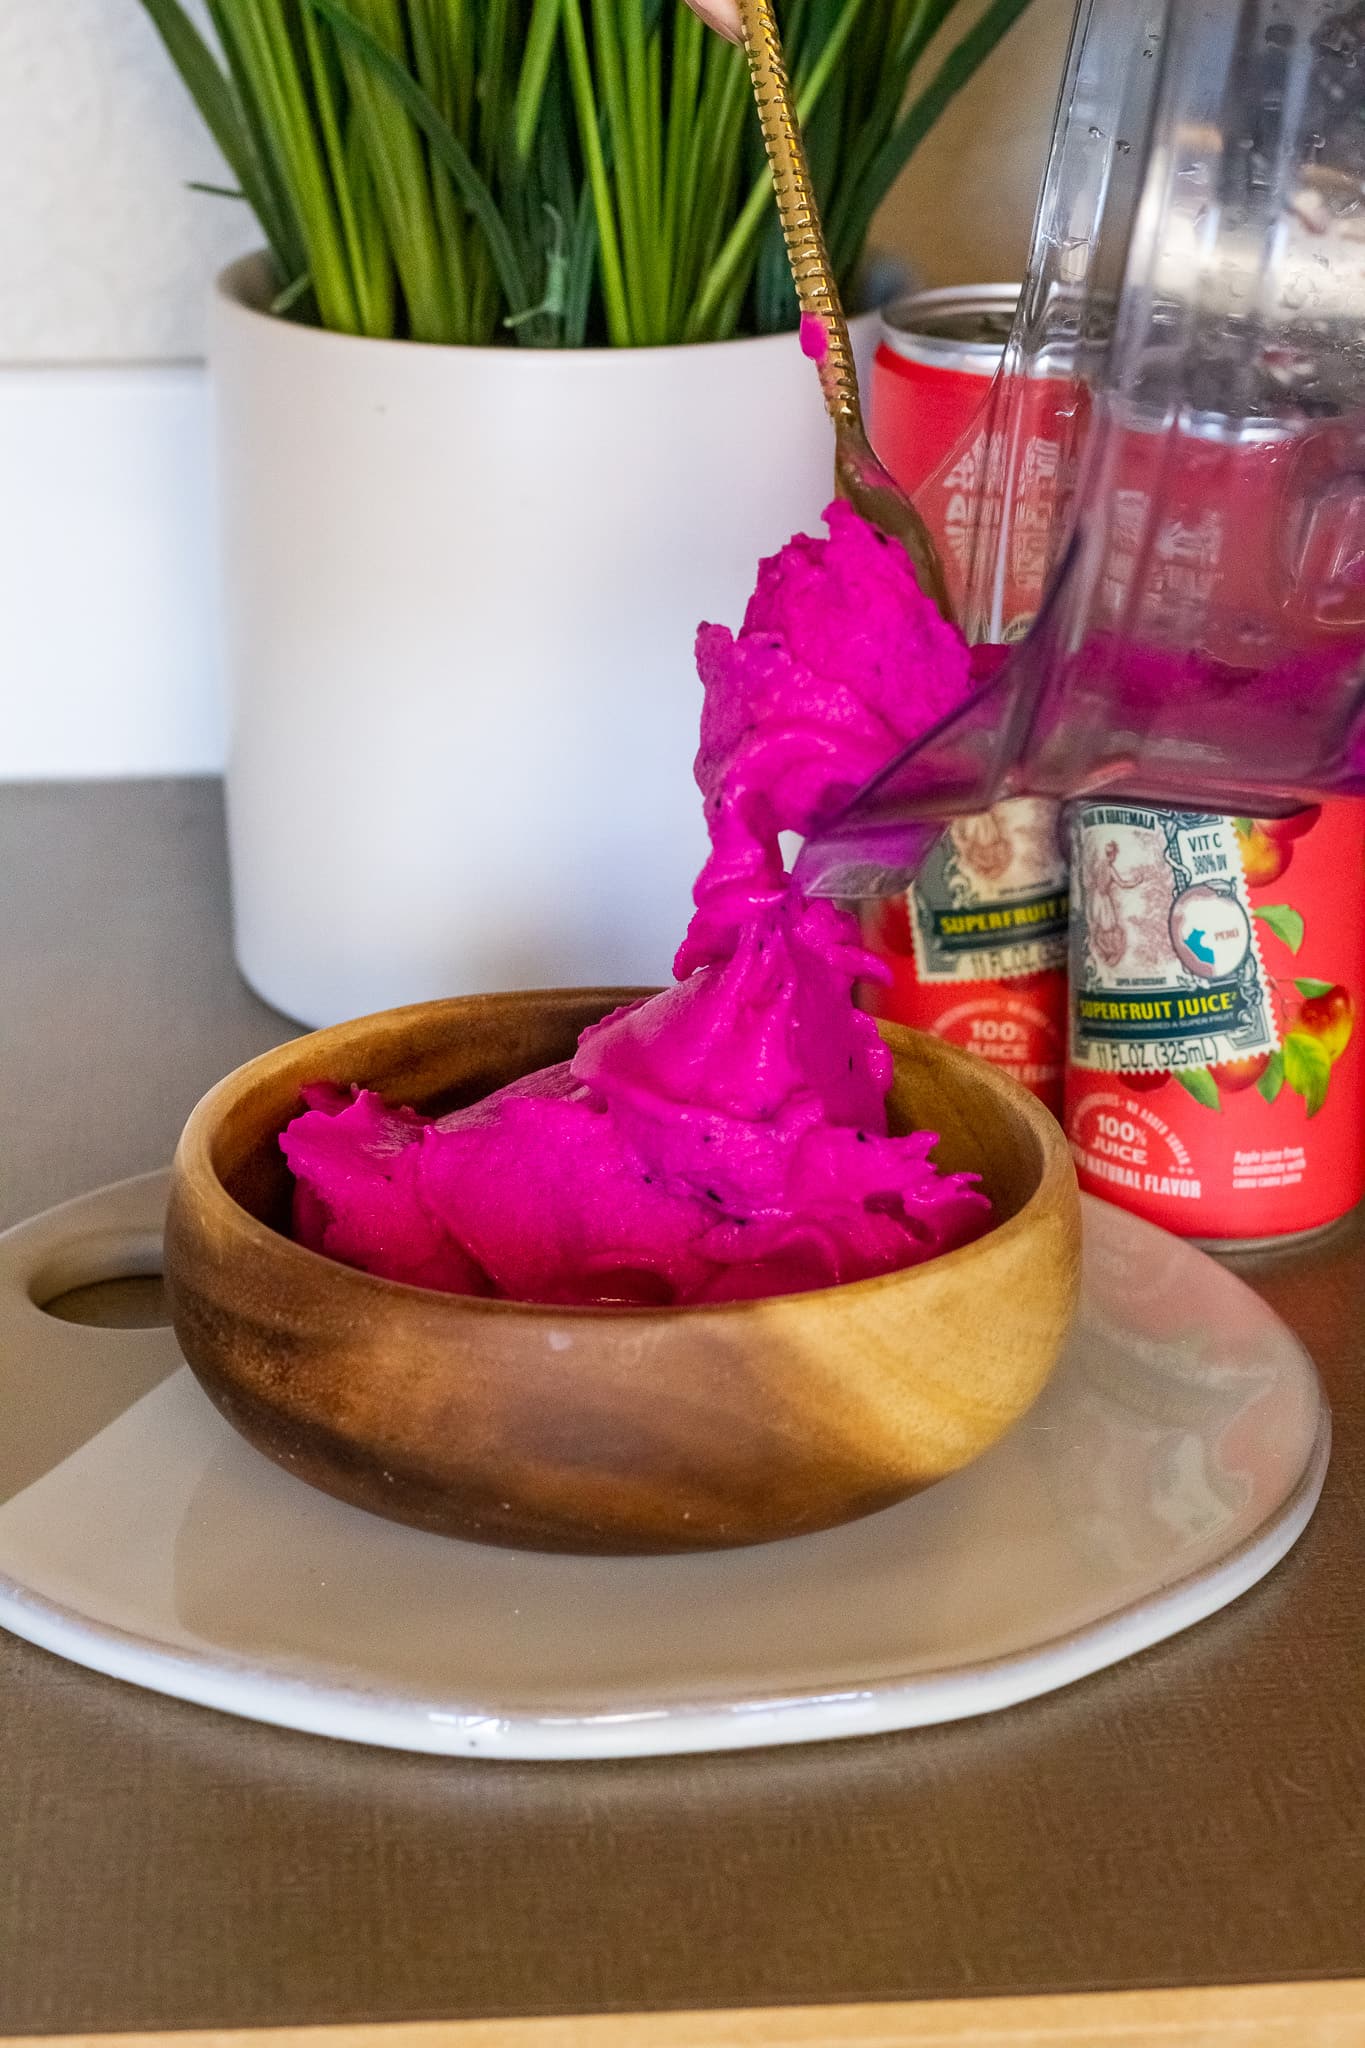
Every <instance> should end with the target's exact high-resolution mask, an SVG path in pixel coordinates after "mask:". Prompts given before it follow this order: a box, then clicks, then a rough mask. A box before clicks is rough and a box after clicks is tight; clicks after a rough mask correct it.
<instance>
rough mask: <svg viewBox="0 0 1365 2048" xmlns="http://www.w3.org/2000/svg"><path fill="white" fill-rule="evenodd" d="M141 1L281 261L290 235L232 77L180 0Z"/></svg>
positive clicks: (271, 246)
mask: <svg viewBox="0 0 1365 2048" xmlns="http://www.w3.org/2000/svg"><path fill="white" fill-rule="evenodd" d="M142 5H143V7H144V9H145V10H146V12H147V14H148V16H149V17H150V19H151V22H152V25H153V27H154V28H155V29H156V32H157V34H158V35H159V36H160V38H161V40H162V43H163V44H164V45H165V49H166V54H167V56H168V57H169V58H170V60H171V62H172V64H174V66H175V68H176V70H177V71H178V72H179V74H180V78H181V80H182V82H183V84H184V86H185V89H186V91H187V92H188V93H189V95H190V98H191V99H192V100H193V101H194V103H195V105H196V107H197V108H198V109H199V115H200V118H201V120H202V121H203V123H204V125H205V127H206V128H207V129H208V131H209V133H210V135H212V137H213V139H214V141H215V142H216V143H217V145H218V148H219V150H220V152H221V154H222V156H223V159H224V161H225V162H226V164H227V166H228V168H229V170H230V171H231V172H232V175H233V176H234V178H236V180H237V183H238V184H239V185H240V187H241V189H242V194H243V196H244V198H245V199H246V200H247V203H248V204H249V206H250V207H251V210H252V212H253V213H254V214H255V216H256V218H257V220H258V221H259V222H260V224H261V231H262V233H263V234H264V236H265V238H266V241H267V242H268V243H269V244H270V250H271V254H272V255H273V256H274V257H275V259H276V262H277V263H278V262H280V261H281V259H282V258H283V257H284V256H285V255H286V254H287V253H290V240H289V236H288V234H287V232H286V230H285V227H284V224H283V221H282V220H281V218H280V216H279V213H278V210H277V208H276V206H275V204H274V202H273V200H272V198H271V196H270V194H269V192H268V191H267V189H266V188H265V186H264V184H263V183H262V180H261V178H260V175H259V172H258V170H257V166H256V161H255V155H254V152H253V150H252V147H251V142H250V139H249V137H248V135H247V131H246V129H245V127H244V125H243V122H242V117H241V113H240V110H239V108H238V105H237V99H236V95H235V94H234V92H233V89H232V83H231V80H230V79H229V78H228V77H227V76H226V74H225V73H224V72H223V71H222V70H221V69H220V67H219V65H218V61H217V59H216V58H215V57H214V54H213V52H212V50H210V48H209V46H208V44H207V43H206V42H205V40H204V38H203V37H202V36H201V35H200V33H199V31H198V29H197V28H196V27H195V25H194V23H193V22H192V21H191V20H190V18H189V16H188V14H186V12H185V10H184V8H183V7H182V6H181V5H180V0H142Z"/></svg>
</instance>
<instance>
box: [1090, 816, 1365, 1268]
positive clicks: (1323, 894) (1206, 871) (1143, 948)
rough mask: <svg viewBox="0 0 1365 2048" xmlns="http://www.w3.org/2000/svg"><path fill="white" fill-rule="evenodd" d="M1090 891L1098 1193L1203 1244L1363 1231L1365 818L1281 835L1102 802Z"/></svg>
mask: <svg viewBox="0 0 1365 2048" xmlns="http://www.w3.org/2000/svg"><path fill="white" fill-rule="evenodd" d="M1072 877H1073V891H1074V900H1073V915H1072V940H1071V979H1072V987H1071V1022H1070V1061H1069V1067H1068V1073H1067V1084H1066V1126H1067V1133H1068V1136H1069V1137H1070V1140H1071V1148H1072V1153H1073V1156H1074V1158H1075V1160H1076V1166H1077V1172H1078V1175H1079V1177H1080V1181H1081V1185H1082V1186H1083V1187H1084V1188H1086V1189H1088V1191H1089V1192H1091V1193H1093V1194H1099V1195H1103V1196H1105V1197H1107V1198H1108V1199H1109V1200H1111V1201H1114V1202H1117V1203H1119V1204H1121V1205H1122V1206H1123V1207H1125V1208H1128V1209H1132V1210H1134V1211H1135V1212H1136V1213H1138V1214H1139V1215H1144V1216H1147V1217H1149V1218H1150V1219H1151V1220H1152V1221H1154V1222H1157V1223H1161V1224H1164V1225H1165V1226H1166V1227H1167V1228H1168V1229H1171V1230H1174V1231H1176V1232H1178V1233H1179V1234H1181V1235H1184V1236H1195V1237H1209V1238H1220V1239H1226V1240H1237V1239H1245V1238H1262V1237H1275V1236H1281V1235H1285V1234H1289V1233H1293V1232H1296V1231H1302V1230H1312V1229H1316V1228H1319V1227H1320V1226H1322V1225H1323V1224H1326V1223H1329V1222H1332V1221H1334V1220H1335V1219H1336V1218H1337V1217H1338V1216H1341V1215H1344V1214H1345V1212H1346V1211H1347V1210H1348V1209H1349V1208H1351V1207H1352V1206H1353V1205H1354V1204H1355V1203H1356V1202H1357V1201H1358V1200H1359V1199H1360V1196H1361V1193H1362V1190H1363V1189H1365V1069H1363V1068H1362V1049H1361V1046H1360V1044H1359V1043H1358V1041H1357V1039H1356V1036H1355V1029H1354V1027H1355V1010H1356V1004H1357V1002H1358V1001H1359V991H1360V988H1361V986H1362V980H1363V979H1365V807H1362V806H1361V805H1360V804H1358V803H1347V802H1338V803H1334V804H1330V805H1328V806H1327V807H1326V808H1325V809H1324V810H1322V811H1321V812H1317V811H1310V812H1304V813H1301V814H1300V815H1299V816H1298V817H1297V818H1290V819H1285V820H1281V821H1272V820H1256V819H1250V818H1222V817H1211V816H1209V815H1208V814H1205V813H1193V812H1178V811H1170V810H1164V809H1156V808H1152V807H1148V806H1141V805H1136V804H1119V803H1101V802H1090V803H1087V804H1084V805H1082V806H1079V807H1078V808H1077V811H1076V815H1075V818H1074V823H1073V868H1072Z"/></svg>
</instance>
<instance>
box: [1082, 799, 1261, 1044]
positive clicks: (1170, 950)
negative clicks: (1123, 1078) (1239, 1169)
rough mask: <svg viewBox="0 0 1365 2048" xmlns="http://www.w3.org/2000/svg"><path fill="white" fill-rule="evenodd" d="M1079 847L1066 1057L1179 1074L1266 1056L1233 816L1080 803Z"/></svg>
mask: <svg viewBox="0 0 1365 2048" xmlns="http://www.w3.org/2000/svg"><path fill="white" fill-rule="evenodd" d="M1074 849H1075V872H1076V876H1077V892H1078V896H1079V899H1080V915H1079V917H1078V919H1077V923H1076V932H1077V939H1078V943H1077V945H1076V948H1075V953H1074V957H1073V960H1072V967H1071V973H1072V1000H1071V1017H1072V1036H1071V1057H1072V1060H1073V1062H1074V1063H1075V1064H1076V1065H1077V1066H1079V1067H1090V1068H1093V1069H1095V1070H1096V1071H1098V1072H1101V1073H1120V1074H1122V1073H1139V1074H1147V1073H1175V1074H1177V1075H1179V1074H1181V1073H1182V1072H1183V1073H1193V1072H1197V1071H1199V1070H1201V1069H1205V1070H1207V1069H1210V1068H1213V1067H1216V1066H1221V1065H1225V1064H1227V1063H1228V1062H1230V1061H1236V1060H1247V1059H1254V1058H1256V1057H1257V1056H1258V1055H1259V1054H1262V1053H1273V1052H1275V1051H1276V1050H1277V1048H1278V1046H1279V1042H1280V1041H1279V1033H1278V1031H1277V1029H1276V1024H1275V1017H1274V1013H1273V1008H1272V1004H1271V999H1270V991H1269V988H1268V986H1267V983H1266V977H1265V971H1264V968H1263V966H1262V963H1261V956H1260V948H1259V946H1258V943H1257V936H1256V924H1255V919H1254V916H1253V913H1252V907H1251V901H1250V898H1249V896H1248V894H1247V886H1246V879H1245V876H1244V874H1243V871H1242V861H1241V855H1240V852H1239V850H1238V842H1237V834H1236V830H1235V827H1234V824H1233V821H1232V819H1231V818H1219V817H1211V816H1209V815H1207V814H1205V813H1193V812H1183V811H1164V810H1163V811H1156V810H1150V809H1144V808H1142V807H1140V806H1134V805H1126V804H1088V805H1086V806H1085V807H1084V808H1083V809H1082V810H1081V812H1080V814H1079V816H1078V818H1077V820H1076V825H1075V840H1074Z"/></svg>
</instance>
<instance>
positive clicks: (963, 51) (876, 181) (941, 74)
mask: <svg viewBox="0 0 1365 2048" xmlns="http://www.w3.org/2000/svg"><path fill="white" fill-rule="evenodd" d="M1029 5H1030V0H991V5H990V6H989V7H987V9H986V11H985V13H984V14H983V15H982V16H981V18H980V19H979V20H978V21H977V22H976V23H974V25H973V26H972V27H971V28H970V29H968V31H967V33H966V35H965V36H963V38H962V40H961V41H960V42H959V43H956V44H955V45H954V47H953V48H952V49H951V50H950V51H949V52H948V55H947V56H946V57H945V58H944V60H943V62H942V64H941V65H940V66H939V68H938V70H937V72H936V73H935V74H934V76H933V78H932V79H931V80H930V82H929V84H928V85H927V86H926V87H925V88H924V90H923V92H921V93H920V94H918V96H917V97H916V98H915V99H914V100H913V101H912V102H911V104H910V106H909V107H908V108H907V109H906V112H905V113H904V115H903V116H902V117H901V119H900V120H899V121H898V122H897V123H896V125H895V127H894V128H893V129H892V131H891V133H890V135H888V137H887V139H886V141H885V142H884V143H883V145H882V147H881V148H880V149H879V150H878V151H877V153H876V155H875V156H874V157H873V159H872V162H871V163H870V164H869V165H868V167H867V169H866V171H865V172H864V173H863V175H862V178H861V179H860V180H859V182H858V185H857V188H856V191H855V193H854V195H853V197H852V198H851V200H850V201H849V204H848V212H849V228H848V240H849V242H850V244H856V245H857V246H858V247H861V246H862V243H863V241H864V240H865V239H866V235H867V230H868V228H869V227H870V226H871V223H872V216H873V214H874V213H875V212H876V210H877V208H878V207H879V206H880V205H881V203H882V200H883V199H884V198H885V197H886V195H887V193H888V192H889V191H890V189H891V187H892V185H893V184H894V183H895V181H896V179H897V178H898V177H899V176H900V174H901V172H902V171H903V170H904V168H905V166H906V164H907V163H908V162H909V161H910V158H911V157H912V156H913V155H914V153H915V151H916V150H917V149H918V148H919V145H920V144H921V142H923V140H924V138H925V136H926V135H927V134H928V133H929V130H930V129H931V128H932V127H933V125H934V123H935V122H936V121H937V120H938V118H939V116H940V115H941V114H942V113H943V111H944V109H945V107H947V106H948V105H949V103H950V102H951V101H952V100H954V99H956V97H957V95H958V93H960V92H961V91H962V88H963V87H964V86H965V85H967V84H969V83H970V82H971V80H972V79H973V78H974V77H975V76H976V73H977V72H978V71H979V70H980V68H981V66H982V65H983V64H984V63H985V61H986V59H987V57H989V56H990V54H991V52H992V51H993V50H994V49H995V47H996V45H997V44H998V43H999V42H1001V41H1002V40H1003V38H1004V37H1005V36H1006V35H1008V33H1009V31H1010V30H1011V29H1012V28H1013V27H1014V24H1015V23H1016V21H1018V20H1019V18H1020V16H1021V15H1023V14H1024V13H1026V12H1027V10H1028V7H1029Z"/></svg>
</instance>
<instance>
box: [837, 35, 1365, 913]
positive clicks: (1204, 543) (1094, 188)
mask: <svg viewBox="0 0 1365 2048" xmlns="http://www.w3.org/2000/svg"><path fill="white" fill-rule="evenodd" d="M1040 379H1041V380H1046V381H1047V383H1048V385H1049V387H1050V391H1051V400H1050V404H1049V407H1048V413H1049V435H1050V441H1049V446H1050V449H1051V453H1050V456H1049V462H1048V464H1047V465H1046V466H1045V467H1044V469H1043V470H1041V471H1040V465H1039V464H1038V463H1037V462H1036V461H1033V460H1031V459H1030V452H1031V442H1030V436H1031V433H1032V430H1033V425H1034V423H1036V419H1037V390H1038V383H1039V380H1040ZM971 442H974V443H975V445H976V448H977V452H978V458H979V459H978V460H977V462H976V465H975V469H976V489H975V494H974V505H973V516H972V522H971V525H970V529H969V540H968V545H967V548H966V551H965V557H964V559H963V560H962V561H961V562H960V563H958V564H956V565H954V567H953V571H952V573H953V576H954V580H955V583H956V589H955V593H954V594H955V597H956V599H957V601H958V603H959V606H960V610H961V617H962V620H963V623H964V627H965V629H966V631H967V635H968V638H969V639H971V640H973V641H986V642H990V643H993V644H995V645H998V646H1000V647H1001V657H1000V662H999V665H998V667H997V668H996V670H995V673H994V675H993V677H992V679H991V680H990V681H989V682H987V683H985V684H984V685H983V686H982V688H981V689H980V691H979V692H978V694H977V696H976V697H975V698H974V699H973V700H972V701H971V703H969V704H968V705H967V706H966V707H965V708H964V710H962V711H961V712H959V713H957V714H956V715H955V716H954V717H952V718H951V719H949V720H946V721H944V723H943V724H942V725H940V726H939V727H937V728H936V729H935V730H934V731H933V732H931V733H930V734H929V735H928V736H927V737H926V738H925V739H924V740H922V741H921V742H919V743H918V744H917V745H915V746H914V747H912V748H910V749H908V750H907V751H906V752H905V753H903V754H902V755H900V756H899V757H898V758H897V759H896V760H894V761H893V762H891V763H890V764H889V765H888V767H887V768H886V769H885V770H884V771H883V772H882V773H881V774H880V775H879V776H877V777H876V778H875V780H874V781H873V782H872V783H870V784H869V785H868V786H867V787H866V788H865V789H864V790H862V791H861V792H860V793H859V794H858V795H857V796H856V797H855V798H854V800H853V801H852V803H851V804H849V805H848V807H847V808H846V809H845V810H844V811H843V813H842V814H841V815H840V816H838V817H836V818H834V819H832V820H830V821H829V823H828V824H827V825H826V826H825V827H824V828H823V829H822V830H820V831H819V832H817V833H816V834H814V835H813V836H812V837H811V839H810V840H809V841H808V842H807V844H806V846H805V847H804V849H803V850H802V854H801V856H800V860H799V863H798V868H797V873H798V875H799V876H800V878H801V880H802V881H803V883H804V884H805V886H806V887H807V888H808V889H810V890H812V892H815V893H824V894H831V895H863V894H869V893H875V892H877V891H885V890H890V889H894V888H899V887H902V886H903V885H904V884H905V882H906V881H908V880H909V879H910V878H911V877H912V876H913V873H914V871H915V868H916V867H917V866H918V864H919V861H920V860H921V859H922V858H923V855H924V853H925V852H926V851H927V849H928V847H929V846H930V845H931V844H932V843H933V840H934V838H935V837H936V836H937V832H938V830H939V827H940V824H941V821H942V820H943V819H944V818H946V817H951V816H954V815H960V814H962V813H966V812H972V811H978V810H983V809H985V808H987V807H988V806H989V805H991V804H992V803H994V802H996V801H998V800H999V799H1001V798H1003V797H1007V796H1013V795H1023V794H1031V795H1038V796H1052V797H1072V796H1077V795H1080V794H1085V793H1093V792H1095V791H1099V790H1112V791H1113V792H1114V793H1115V795H1119V794H1122V795H1126V796H1133V797H1141V798H1144V799H1146V800H1148V801H1150V802H1155V803H1168V804H1172V805H1178V806H1181V807H1183V808H1188V809H1195V810H1207V811H1216V812H1243V811H1246V812H1252V813H1254V814H1256V815H1260V816H1267V815H1275V814H1276V813H1277V812H1279V813H1283V812H1285V811H1289V810H1292V809H1294V808H1295V807H1296V806H1297V805H1298V804H1300V803H1302V802H1306V801H1311V800H1314V799H1317V798H1320V797H1323V796H1330V795H1333V794H1346V793H1357V794H1359V793H1362V792H1365V5H1353V6H1349V7H1345V8H1343V7H1342V6H1340V5H1339V4H1337V5H1332V4H1325V0H1080V5H1079V8H1078V12H1077V18H1076V25H1075V28H1074V30H1073V33H1072V41H1071V49H1070V53H1069V57H1068V62H1067V69H1066V73H1065V78H1064V81H1063V87H1062V93H1061V99H1060V102H1059V111H1058V116H1057V121H1056V126H1055V129H1054V135H1053V144H1052V150H1051V155H1050V159H1049V163H1048V168H1047V173H1046V177H1045V179H1044V184H1043V189H1042V194H1041V197H1040V201H1039V207H1038V213H1037V219H1036V223H1035V229H1034V238H1033V249H1032V255H1031V259H1030V264H1029V269H1028V276H1027V281H1026V283H1025V286H1024V290H1023V293H1022V296H1021V298H1020V302H1019V307H1018V312H1017V314H1016V317H1015V321H1014V325H1013V329H1012V332H1011V335H1010V339H1009V342H1008V345H1007V348H1006V351H1005V356H1004V360H1003V363H1002V366H1001V370H1000V372H999V375H998V376H997V377H996V379H995V381H994V383H993V385H992V387H991V391H990V396H989V398H988V400H987V404H986V410H985V414H984V416H983V419H982V421H981V422H979V423H978V425H977V426H976V427H974V428H973V430H972V432H971V434H970V435H969V436H968V442H965V443H964V444H963V447H962V448H960V449H959V450H957V451H955V453H954V455H953V456H952V457H951V458H950V465H952V464H959V463H960V459H961V455H962V453H963V450H964V449H965V448H966V447H967V446H968V443H971ZM950 465H945V468H947V467H948V466H950ZM1020 549H1029V550H1032V551H1034V552H1035V554H1036V553H1037V551H1039V550H1041V551H1042V553H1043V556H1044V561H1045V566H1046V571H1047V574H1046V586H1045V592H1044V597H1043V601H1042V604H1041V606H1040V609H1039V611H1038V613H1037V616H1036V618H1035V619H1034V620H1033V621H1032V623H1031V625H1030V626H1029V627H1028V630H1027V632H1026V633H1025V634H1024V635H1023V637H1022V638H1020V639H1018V641H1017V644H1015V645H1012V646H1010V645H1005V644H1002V643H1005V642H1006V641H1007V640H1008V639H1009V637H1010V635H1009V633H1008V631H1007V628H1008V626H1009V624H1010V622H1009V621H1007V620H1006V619H1005V618H1004V617H1003V616H1002V593H1003V592H1004V591H1005V590H1006V589H1007V587H1008V586H1009V584H1010V581H1011V565H1012V564H1017V561H1018V559H1019V550H1020Z"/></svg>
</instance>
